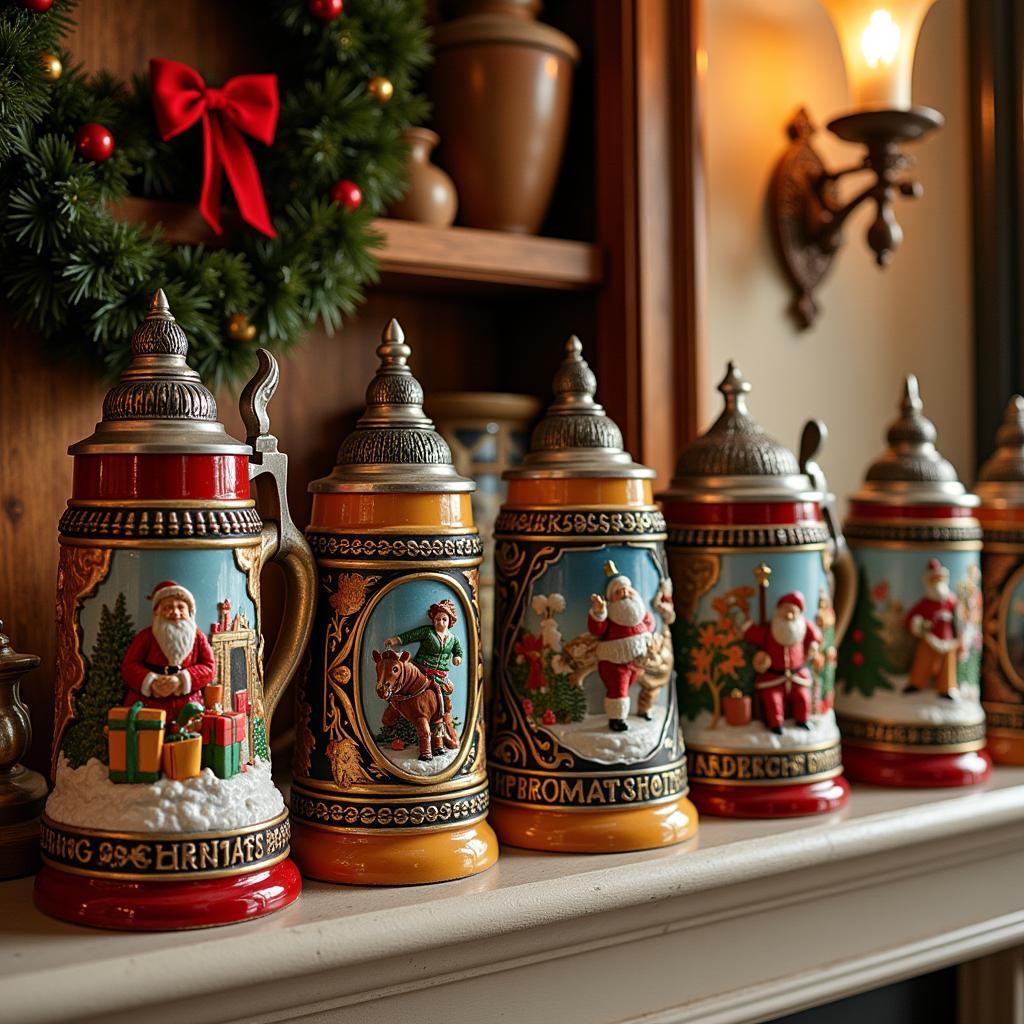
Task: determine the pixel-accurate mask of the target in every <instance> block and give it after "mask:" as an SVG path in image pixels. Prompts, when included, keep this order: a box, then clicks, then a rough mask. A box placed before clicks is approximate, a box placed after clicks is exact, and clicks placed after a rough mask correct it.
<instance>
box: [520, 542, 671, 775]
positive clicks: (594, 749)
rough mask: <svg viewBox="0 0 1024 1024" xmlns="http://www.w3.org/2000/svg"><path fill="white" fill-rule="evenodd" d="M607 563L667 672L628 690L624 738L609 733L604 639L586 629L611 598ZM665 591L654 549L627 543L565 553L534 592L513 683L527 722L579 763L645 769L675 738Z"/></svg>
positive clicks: (651, 674)
mask: <svg viewBox="0 0 1024 1024" xmlns="http://www.w3.org/2000/svg"><path fill="white" fill-rule="evenodd" d="M609 561H612V562H614V565H615V568H616V570H617V571H618V572H619V573H621V574H624V575H626V576H628V577H629V579H630V580H631V581H632V585H633V587H634V589H635V590H636V591H637V594H638V595H639V599H640V601H641V602H642V603H643V606H644V609H645V610H646V611H647V612H648V613H649V614H650V615H651V617H652V620H653V630H654V633H655V637H656V641H655V644H654V645H652V650H651V652H650V654H649V655H648V657H649V658H651V659H653V661H654V662H657V661H658V660H659V653H660V655H661V657H660V661H661V666H660V668H661V670H660V671H659V669H658V667H656V666H655V665H653V664H652V666H651V669H650V670H647V671H645V672H644V673H643V674H642V676H641V680H640V683H639V685H634V686H632V687H631V688H630V698H631V700H630V715H629V718H628V723H629V729H628V730H627V731H625V732H611V731H609V729H608V714H607V712H606V711H605V708H604V698H605V687H604V684H603V683H602V680H601V678H600V677H599V675H598V669H597V644H598V640H597V638H596V637H594V636H592V635H591V633H590V631H589V629H588V625H587V619H588V615H589V613H590V610H591V595H592V594H598V595H600V596H602V597H603V596H604V595H605V588H606V587H607V585H608V583H609V579H610V578H609V576H608V575H607V572H606V570H605V565H606V563H608V562H609ZM663 588H664V576H663V573H662V571H661V568H660V566H659V564H658V560H657V556H656V554H655V551H654V549H653V548H651V547H647V546H642V545H625V544H621V545H600V546H597V547H593V548H583V549H580V548H572V549H570V548H564V549H563V550H562V551H561V554H560V556H559V557H558V559H557V560H556V561H554V562H552V563H551V564H550V565H548V566H547V567H546V568H545V569H544V571H543V572H542V573H541V574H540V575H539V576H538V577H537V578H536V579H535V580H534V581H533V583H532V585H531V586H530V587H529V588H528V591H527V594H526V601H525V602H524V604H523V605H522V608H521V611H520V614H519V617H518V620H517V623H516V626H515V638H514V641H513V643H512V645H511V647H512V652H513V653H512V657H511V659H510V660H509V663H508V665H507V668H506V674H507V676H508V681H509V683H510V684H511V687H512V691H513V693H514V695H515V697H516V699H517V700H518V701H519V705H520V708H521V709H522V711H523V712H524V714H525V715H526V717H527V718H528V719H529V720H531V721H532V722H533V723H534V724H535V725H536V726H537V727H538V728H540V729H543V730H545V731H548V732H550V733H551V734H552V735H553V736H554V737H555V738H556V739H557V740H558V742H559V743H560V744H561V745H562V746H564V747H566V748H567V749H569V750H571V751H572V752H573V753H574V754H576V755H578V756H579V757H582V758H584V759H586V760H588V761H593V762H596V763H598V764H634V763H639V762H643V761H646V760H648V759H649V758H650V757H651V756H653V754H654V753H655V752H656V751H657V750H658V749H659V747H660V746H662V745H664V744H665V741H666V737H668V736H670V735H671V734H674V732H675V729H676V725H675V723H674V722H673V721H671V717H674V716H671V717H670V712H671V704H670V702H669V691H668V686H667V685H666V684H667V683H668V682H669V679H670V676H671V671H672V662H671V638H670V636H669V633H668V631H667V627H666V626H665V624H664V620H663V619H662V617H661V615H660V614H659V612H658V597H659V595H663V594H664V589H663ZM666 659H667V661H666ZM645 689H646V691H647V698H646V699H645V698H644V692H645ZM648 703H649V705H650V706H649V708H648V707H647V705H648ZM641 709H646V710H647V711H648V713H649V714H650V716H651V717H650V721H647V720H646V719H645V718H644V717H641V716H640V713H639V712H640V711H641ZM671 742H674V741H672V740H671V739H670V743H671Z"/></svg>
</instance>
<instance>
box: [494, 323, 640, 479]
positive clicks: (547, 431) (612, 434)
mask: <svg viewBox="0 0 1024 1024" xmlns="http://www.w3.org/2000/svg"><path fill="white" fill-rule="evenodd" d="M582 353H583V345H582V344H581V343H580V339H579V338H577V337H576V335H575V334H574V335H572V337H570V338H569V340H568V341H567V342H566V343H565V358H564V359H563V360H562V365H561V366H560V367H559V368H558V370H557V371H556V373H555V378H554V383H553V385H552V390H553V391H554V394H555V400H554V401H553V402H552V403H551V405H550V406H548V410H547V412H546V413H545V414H544V417H543V419H542V420H541V421H540V423H538V424H537V426H536V427H534V430H533V434H532V435H531V436H530V450H529V452H527V454H526V455H525V456H524V457H523V461H522V464H521V465H519V466H517V467H515V468H514V469H509V470H506V471H505V472H504V473H503V474H502V477H503V479H505V480H537V479H550V478H555V477H562V478H568V477H614V478H616V479H643V480H649V479H651V478H652V477H653V476H654V470H653V469H649V468H648V467H647V466H641V465H640V464H639V463H637V462H634V461H633V459H632V457H631V456H630V454H629V452H627V451H623V448H622V431H620V430H619V428H618V427H617V426H616V424H615V423H614V422H613V421H612V419H611V418H610V417H609V416H608V414H607V413H606V412H605V411H604V406H602V405H600V404H599V403H598V402H596V401H594V395H595V394H596V392H597V378H596V377H595V376H594V371H593V370H591V369H590V367H589V366H588V365H587V361H586V360H585V359H584V358H583V355H582Z"/></svg>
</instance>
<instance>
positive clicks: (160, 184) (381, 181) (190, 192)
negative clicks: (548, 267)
mask: <svg viewBox="0 0 1024 1024" xmlns="http://www.w3.org/2000/svg"><path fill="white" fill-rule="evenodd" d="M76 2H77V0H54V4H53V6H52V7H51V8H50V10H49V11H48V12H46V13H43V14H37V13H33V12H31V11H27V10H24V9H23V8H22V7H21V6H20V5H17V4H12V3H7V4H5V5H4V6H3V7H0V268H2V270H0V289H2V297H3V300H4V301H5V302H6V303H7V304H8V305H9V306H10V308H11V310H12V311H13V312H14V314H15V316H16V317H17V319H19V320H20V321H22V322H24V323H27V324H28V325H30V326H31V327H32V328H34V329H35V330H37V331H39V332H40V333H41V334H42V335H43V336H44V337H45V338H46V339H47V341H48V342H49V344H50V345H51V346H52V348H53V351H54V354H55V355H56V356H57V357H58V358H60V359H63V360H74V361H78V362H93V363H96V362H98V363H100V364H101V365H102V366H103V367H104V369H105V371H106V372H107V373H108V374H111V375H113V374H116V373H117V372H119V371H120V370H121V369H122V368H123V367H124V365H125V363H126V361H127V355H128V348H127V345H126V344H125V341H126V339H127V338H128V337H129V336H130V334H131V332H132V330H133V328H134V327H135V325H136V324H137V323H138V321H139V319H140V318H141V317H142V316H144V315H145V311H146V308H147V304H148V299H149V296H150V295H151V294H152V292H153V291H154V290H155V288H157V287H162V288H163V289H164V291H165V292H166V293H167V296H168V299H169V301H170V303H171V308H172V309H173V310H174V314H175V317H176V318H177V319H178V321H179V323H180V324H181V326H182V328H183V329H184V330H185V333H186V334H187V336H188V338H189V341H190V355H189V360H190V362H191V364H192V365H193V366H194V367H195V368H196V369H197V370H198V371H199V372H200V374H202V376H203V377H204V379H205V380H206V381H207V383H209V384H210V385H211V386H213V387H215V388H216V387H219V386H222V385H225V384H231V383H235V382H237V381H238V380H240V379H241V378H242V377H244V376H245V375H246V374H247V373H248V372H250V370H251V367H252V364H253V361H254V349H255V347H256V346H257V345H259V346H263V347H266V348H269V349H271V350H272V351H274V352H275V353H278V354H280V353H284V352H287V351H288V350H289V349H290V348H291V347H292V346H293V345H295V343H296V342H297V341H298V340H299V338H300V337H301V336H302V335H303V333H304V332H305V331H307V330H308V329H309V328H311V327H312V326H313V325H314V324H315V323H316V322H317V321H318V320H320V321H322V322H323V324H324V326H325V327H326V329H327V330H328V331H334V330H335V329H337V328H338V327H339V326H340V324H341V321H342V317H343V316H349V315H351V314H352V312H353V311H354V309H355V308H356V306H357V305H358V303H359V302H360V301H361V299H362V297H363V288H364V287H365V286H366V285H367V284H368V283H372V282H373V281H375V280H376V279H377V275H376V269H375V260H374V258H373V255H372V249H373V247H374V245H375V244H377V243H378V242H379V239H378V238H377V236H376V235H375V233H374V232H373V230H372V225H371V222H372V220H373V218H374V217H376V216H379V215H380V214H381V213H382V212H383V211H384V209H385V208H386V206H387V205H388V203H390V202H392V201H394V200H395V199H396V198H398V197H399V196H400V195H401V194H402V191H403V189H404V187H405V178H404V164H405V159H406V155H407V150H406V146H405V144H404V143H403V142H402V139H401V135H402V132H403V131H404V130H405V129H406V128H407V127H409V126H410V125H412V124H417V123H421V122H422V121H423V119H424V117H425V116H426V114H427V104H426V101H425V100H424V98H423V97H422V95H420V94H419V93H418V91H417V87H416V80H417V76H418V74H419V73H420V72H421V71H422V69H423V68H424V67H425V66H426V64H427V63H428V61H429V46H428V34H427V30H426V28H425V26H424V20H423V19H424V0H346V3H345V8H344V13H343V14H342V16H341V17H339V18H337V19H336V20H334V21H332V22H329V23H326V24H325V23H324V22H322V21H320V20H318V19H317V18H315V17H314V16H313V15H312V14H310V12H309V10H308V7H307V3H306V0H261V2H260V3H258V4H256V5H254V10H259V11H260V12H261V14H260V17H261V18H262V19H263V23H262V24H260V25H257V26H256V29H257V31H260V30H262V31H264V32H266V33H268V34H270V35H271V37H272V38H273V39H274V48H273V49H274V54H275V65H276V66H275V67H274V68H272V69H265V68H252V69H251V70H253V71H263V70H273V71H274V72H275V73H276V74H277V75H278V78H279V83H280V92H281V114H280V119H279V123H278V131H277V137H276V140H275V143H274V145H273V147H271V148H270V149H267V148H265V147H263V146H260V145H259V144H258V143H256V144H254V145H253V146H252V150H253V153H254V155H255V157H256V160H257V164H258V166H259V170H260V176H261V178H262V181H263V186H264V191H265V193H266V197H267V203H268V206H269V208H270V212H271V216H272V218H273V222H274V228H275V230H276V232H277V238H275V239H268V238H264V237H263V236H261V235H259V234H257V233H255V232H252V231H248V230H246V231H245V232H243V233H242V234H241V236H240V237H239V238H238V239H237V241H236V242H235V244H234V247H233V248H225V249H208V248H205V247H203V246H174V245H170V244H168V243H167V242H166V240H165V239H163V238H162V237H161V234H160V232H159V230H157V231H155V232H149V231H147V230H146V229H145V228H144V226H143V225H138V224H129V223H125V222H123V221H120V220H117V219H116V218H115V217H114V216H112V215H111V212H110V206H111V205H112V204H116V203H117V201H118V200H120V199H123V198H124V197H126V196H129V195H131V196H144V197H151V198H161V199H172V200H178V201H182V202H190V203H195V202H196V201H197V197H198V195H199V187H200V168H201V166H202V162H201V156H200V145H201V143H200V136H201V133H200V132H199V130H198V128H197V129H194V130H192V131H190V132H186V133H185V134H184V135H182V136H179V137H178V138H175V139H173V140H172V141H171V142H169V143H165V142H163V141H161V140H160V137H159V135H158V133H157V130H156V125H155V123H154V119H153V114H152V108H151V104H150V96H149V82H148V79H147V78H146V77H139V78H136V79H135V80H133V82H132V83H130V84H127V83H123V82H120V81H118V80H117V79H116V78H114V77H113V76H111V75H109V74H106V73H99V74H96V75H87V74H85V73H84V72H83V70H82V69H81V67H78V66H74V65H73V64H72V62H71V58H70V55H69V54H68V53H67V52H66V51H63V50H62V49H61V48H60V40H61V38H62V37H63V36H64V34H65V33H66V32H67V31H68V29H69V28H70V27H71V25H72V17H71V15H72V11H73V8H74V6H75V4H76ZM44 53H56V54H58V55H59V57H60V59H61V61H62V62H63V64H64V73H63V74H62V75H61V77H60V78H59V79H58V80H57V81H56V82H50V81H48V80H47V79H46V78H45V77H44V76H43V73H42V67H41V55H42V54H44ZM153 56H160V54H154V55H153ZM198 70H199V71H200V73H202V69H201V68H199V69H198ZM378 75H383V76H385V77H387V78H388V79H390V80H391V82H392V83H393V85H394V95H393V98H392V99H391V100H390V102H388V103H386V104H380V103H378V102H377V100H376V99H375V98H374V97H373V96H372V95H371V94H370V93H369V92H368V90H367V85H368V83H369V81H370V80H371V79H372V78H373V77H375V76H378ZM211 84H220V83H219V82H216V83H215V82H211ZM88 122H97V123H99V124H103V125H105V126H106V127H107V128H108V129H110V131H111V132H112V133H113V136H114V139H115V141H116V148H115V151H114V154H113V155H112V156H111V157H110V158H109V159H108V160H106V161H104V162H102V163H91V162H89V161H87V160H84V159H82V158H81V157H79V156H78V155H77V154H76V152H75V148H74V145H73V136H74V133H75V131H76V129H77V128H78V127H79V126H81V125H82V124H85V123H88ZM343 179H348V180H351V181H355V182H356V183H358V185H359V187H360V188H361V190H362V192H363V203H362V205H361V206H360V208H359V209H358V210H354V211H353V210H349V209H347V208H346V207H345V206H343V205H342V204H339V203H335V202H332V201H331V199H330V196H329V192H330V189H331V186H332V185H333V184H334V183H336V182H337V181H339V180H343ZM228 195H230V191H229V189H227V188H225V196H228ZM237 313H242V314H244V315H245V316H246V317H247V318H248V319H249V321H250V322H251V323H252V324H253V325H254V326H255V327H256V331H257V334H256V338H255V340H253V341H250V342H237V341H234V340H233V339H231V338H230V336H229V335H228V333H227V323H228V320H229V318H230V317H231V316H232V315H233V314H237Z"/></svg>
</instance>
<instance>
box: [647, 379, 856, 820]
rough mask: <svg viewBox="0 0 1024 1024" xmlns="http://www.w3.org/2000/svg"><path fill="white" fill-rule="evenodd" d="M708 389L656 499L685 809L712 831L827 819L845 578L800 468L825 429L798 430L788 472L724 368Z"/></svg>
mask: <svg viewBox="0 0 1024 1024" xmlns="http://www.w3.org/2000/svg"><path fill="white" fill-rule="evenodd" d="M718 390H719V391H720V392H721V393H722V395H723V397H724V399H725V409H724V410H723V412H722V414H721V415H720V416H719V417H718V419H717V420H716V421H715V423H714V424H713V425H712V426H711V428H710V429H709V430H708V432H707V433H706V434H704V435H702V436H701V437H699V438H697V440H696V441H694V442H693V443H692V444H690V445H689V446H688V447H687V448H685V449H684V450H683V453H682V455H681V456H680V458H679V463H678V465H677V467H676V473H675V477H674V478H673V480H672V483H671V486H670V487H669V489H668V490H667V491H666V492H665V493H664V494H662V495H659V497H660V500H661V501H662V503H663V506H664V509H665V517H666V519H667V521H668V531H669V532H668V558H669V566H670V569H671V573H672V581H673V583H674V584H675V592H676V603H677V609H678V616H679V617H678V619H677V621H676V624H675V627H674V634H675V647H676V666H677V670H678V672H679V695H680V696H679V702H680V710H681V716H682V723H683V734H684V736H685V737H686V749H687V755H688V757H689V767H690V781H691V784H692V787H693V800H694V803H695V804H696V805H697V807H698V808H699V809H700V811H701V812H702V813H703V812H707V813H709V814H715V815H721V816H725V817H757V818H774V817H785V816H791V815H802V814H819V813H824V812H827V811H832V810H835V809H837V808H839V807H842V806H843V804H845V802H846V799H847V795H848V793H849V787H848V785H847V784H846V782H845V781H844V779H843V777H842V770H843V769H842V760H841V751H840V738H839V729H838V727H837V725H836V718H835V712H834V710H833V698H834V683H835V663H836V646H837V644H838V642H839V640H840V638H841V637H842V635H843V631H844V629H845V626H846V622H847V620H848V619H849V615H850V612H851V611H852V607H853V601H852V598H853V572H852V565H851V563H850V559H849V555H848V553H847V552H846V551H845V549H844V546H843V538H842V535H841V534H840V533H839V531H838V530H837V529H835V527H834V525H833V520H832V511H831V503H832V496H831V495H830V494H829V493H828V489H827V486H826V484H825V478H824V475H823V474H822V472H821V470H820V468H819V467H818V465H817V463H816V462H815V459H816V457H817V454H818V451H819V450H820V448H821V446H822V443H823V442H824V439H825V428H824V425H823V424H821V423H819V422H817V421H814V420H812V421H810V422H809V423H808V424H807V425H806V426H805V428H804V432H803V437H802V438H801V444H800V459H799V461H798V460H797V458H796V456H795V455H794V454H793V453H792V452H791V451H790V450H789V449H788V448H786V447H785V446H784V445H781V444H779V442H778V441H775V440H773V439H772V438H770V437H769V436H768V435H767V434H766V433H765V432H764V430H763V429H762V428H761V426H760V425H759V424H758V423H757V422H756V421H755V420H754V419H753V418H752V417H751V415H750V413H749V411H748V409H747V394H748V393H749V392H750V390H751V386H750V384H749V383H748V382H747V381H746V379H745V378H744V377H743V375H742V373H741V372H740V371H739V369H738V368H737V367H736V366H735V365H734V364H733V363H730V364H729V366H728V370H727V371H726V375H725V378H724V379H723V380H722V382H721V384H719V386H718ZM833 600H834V602H835V603H834V604H833Z"/></svg>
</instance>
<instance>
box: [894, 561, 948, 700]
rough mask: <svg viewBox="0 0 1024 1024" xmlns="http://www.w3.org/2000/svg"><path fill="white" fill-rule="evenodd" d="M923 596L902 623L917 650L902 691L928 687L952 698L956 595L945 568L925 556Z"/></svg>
mask: <svg viewBox="0 0 1024 1024" xmlns="http://www.w3.org/2000/svg"><path fill="white" fill-rule="evenodd" d="M922 582H923V583H924V597H923V598H921V600H920V601H918V602H917V604H915V605H914V607H913V608H911V609H910V611H909V612H908V614H907V618H906V626H907V629H908V630H910V632H911V633H912V634H913V635H914V636H915V637H917V650H916V651H915V653H914V663H913V665H912V666H911V668H910V678H909V680H908V682H907V686H906V688H905V689H904V691H903V692H904V693H918V692H919V691H920V690H924V689H927V688H928V687H932V688H934V689H935V690H937V691H938V693H939V696H940V697H945V698H946V699H947V700H953V693H954V692H955V690H956V663H957V654H958V649H959V647H960V638H959V636H958V635H957V628H956V597H955V596H954V594H953V592H952V591H951V590H950V588H949V570H948V569H947V568H946V567H945V566H944V565H943V564H942V563H941V562H940V561H939V560H938V559H937V558H931V559H929V560H928V565H927V568H926V569H925V571H924V576H923V577H922Z"/></svg>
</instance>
